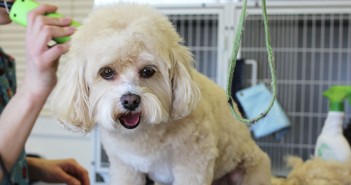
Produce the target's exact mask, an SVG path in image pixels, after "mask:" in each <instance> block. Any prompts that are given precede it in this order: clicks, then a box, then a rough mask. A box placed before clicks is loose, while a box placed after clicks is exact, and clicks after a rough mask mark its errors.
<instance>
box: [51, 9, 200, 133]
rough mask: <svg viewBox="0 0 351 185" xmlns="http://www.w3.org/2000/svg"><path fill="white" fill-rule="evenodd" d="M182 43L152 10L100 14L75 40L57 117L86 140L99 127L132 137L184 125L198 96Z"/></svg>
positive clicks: (59, 91)
mask: <svg viewBox="0 0 351 185" xmlns="http://www.w3.org/2000/svg"><path fill="white" fill-rule="evenodd" d="M137 14H138V15H137ZM180 42H181V39H180V38H179V36H178V34H177V33H176V31H175V30H174V28H173V27H172V25H171V24H170V22H169V21H168V20H167V18H166V17H164V16H163V15H161V14H159V13H158V12H157V11H155V10H153V9H151V8H149V7H147V6H140V5H117V6H116V7H113V8H102V9H101V10H96V11H95V12H93V14H92V15H91V16H90V17H89V18H88V20H87V21H86V23H85V24H84V25H83V26H82V27H80V28H79V29H78V31H77V32H76V33H75V35H74V36H73V38H72V43H71V48H70V51H69V53H68V55H67V56H68V59H69V61H68V63H67V64H66V66H65V68H64V70H63V74H62V78H61V79H60V80H59V83H58V86H57V87H56V89H55V93H54V97H53V102H52V105H53V110H54V114H55V116H58V118H59V119H60V120H62V121H63V122H64V123H66V124H70V125H73V126H75V127H78V128H80V129H81V130H83V131H84V132H87V131H90V130H91V129H92V128H93V127H94V125H95V123H97V124H99V125H101V126H102V127H104V128H106V129H110V130H117V129H118V130H123V131H126V132H129V131H130V130H131V129H138V128H139V129H140V128H142V127H147V126H150V125H151V126H152V125H154V124H161V123H167V122H169V121H170V120H177V119H181V118H183V117H185V116H186V115H188V114H189V113H190V112H191V111H192V110H193V108H194V107H195V106H196V103H197V101H198V99H199V96H200V93H199V89H198V87H197V85H196V84H195V83H194V81H193V80H192V77H191V72H192V69H191V68H192V62H193V61H192V56H191V54H190V52H189V51H188V49H187V48H185V47H184V46H182V45H181V44H180Z"/></svg>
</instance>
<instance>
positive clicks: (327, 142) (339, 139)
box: [315, 86, 351, 162]
mask: <svg viewBox="0 0 351 185" xmlns="http://www.w3.org/2000/svg"><path fill="white" fill-rule="evenodd" d="M323 95H324V96H325V97H327V98H328V100H329V112H328V115H327V119H326V120H325V123H324V126H323V129H322V132H321V134H320V135H319V136H318V139H317V143H316V148H315V156H316V157H320V158H322V159H325V160H335V161H340V162H347V161H351V148H350V145H349V143H348V141H347V140H346V138H345V137H344V135H343V128H342V126H343V121H344V118H345V112H344V104H345V103H344V102H345V100H348V101H349V103H350V104H351V86H332V87H330V88H329V89H328V90H326V91H325V92H324V93H323Z"/></svg>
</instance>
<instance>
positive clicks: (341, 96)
mask: <svg viewBox="0 0 351 185" xmlns="http://www.w3.org/2000/svg"><path fill="white" fill-rule="evenodd" d="M323 95H324V96H326V97H327V98H328V99H329V110H331V111H337V112H343V111H344V101H345V100H348V101H349V103H350V105H351V86H332V87H330V88H329V89H328V90H326V91H324V93H323Z"/></svg>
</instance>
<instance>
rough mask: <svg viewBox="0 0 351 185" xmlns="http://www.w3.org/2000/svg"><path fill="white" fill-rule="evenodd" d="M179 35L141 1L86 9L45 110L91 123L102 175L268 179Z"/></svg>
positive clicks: (134, 180) (257, 152)
mask: <svg viewBox="0 0 351 185" xmlns="http://www.w3.org/2000/svg"><path fill="white" fill-rule="evenodd" d="M181 42H182V40H181V38H180V37H179V35H178V34H177V33H176V31H175V29H174V28H173V27H172V24H171V23H170V22H169V21H168V19H167V17H165V16H163V15H162V14H160V13H159V12H158V11H156V10H155V9H153V8H150V7H148V6H144V5H136V4H119V5H116V6H113V7H103V8H99V9H97V10H95V11H94V12H93V13H92V14H91V15H90V16H89V17H88V19H87V20H86V22H85V24H84V25H83V26H81V27H80V28H79V29H78V31H77V32H76V33H75V34H74V36H73V38H72V43H71V48H70V51H69V53H68V55H67V57H68V59H69V60H68V63H67V64H66V66H65V68H64V70H63V73H62V78H61V79H60V80H59V83H58V86H57V88H56V91H55V93H54V97H53V111H54V113H55V115H57V116H58V118H59V119H60V120H61V121H62V122H63V123H65V124H67V125H71V126H73V127H75V128H78V129H79V130H81V131H83V132H89V131H91V129H92V128H94V127H95V126H98V127H99V129H100V133H101V141H102V144H103V146H104V149H105V150H106V153H107V155H108V157H109V160H110V163H111V168H110V173H111V183H112V184H121V185H131V184H133V185H144V184H145V175H146V174H147V175H148V176H149V177H150V178H152V179H153V180H154V181H156V182H157V183H158V184H163V185H170V184H173V185H205V184H206V185H210V184H211V183H212V182H213V181H214V180H217V181H216V182H215V184H216V185H219V184H227V182H226V181H227V180H228V179H229V178H231V179H233V181H235V183H230V184H243V185H268V184H270V162H269V158H268V156H267V155H266V154H265V153H264V152H262V151H261V149H260V148H259V147H258V146H257V145H256V144H255V142H254V141H253V140H252V138H251V136H250V134H249V130H248V128H247V127H246V126H245V125H244V124H243V123H240V122H238V121H237V120H235V119H234V118H233V116H232V115H231V112H230V109H229V105H228V102H227V97H226V95H225V92H224V91H223V89H222V88H220V87H219V86H217V85H216V84H215V83H213V82H212V81H211V80H209V79H208V78H206V77H205V76H204V75H202V74H200V73H198V72H197V71H196V70H195V69H194V68H193V66H192V65H193V58H192V55H191V53H190V52H189V50H188V48H186V47H184V46H183V45H181ZM200 62H201V61H200ZM220 178H222V179H220ZM226 178H228V179H226Z"/></svg>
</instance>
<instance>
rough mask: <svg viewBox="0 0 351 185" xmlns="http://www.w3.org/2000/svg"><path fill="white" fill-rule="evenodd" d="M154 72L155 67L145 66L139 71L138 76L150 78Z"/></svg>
mask: <svg viewBox="0 0 351 185" xmlns="http://www.w3.org/2000/svg"><path fill="white" fill-rule="evenodd" d="M154 74H155V69H153V68H152V67H150V66H147V67H145V68H144V69H142V70H141V71H140V76H141V77H142V78H150V77H152V76H153V75H154Z"/></svg>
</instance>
